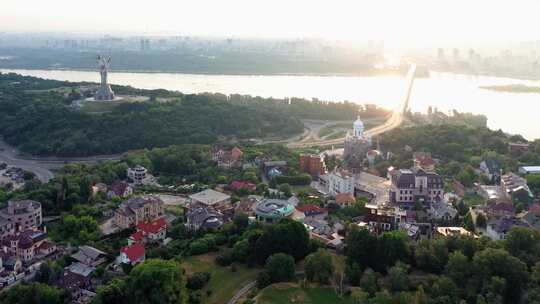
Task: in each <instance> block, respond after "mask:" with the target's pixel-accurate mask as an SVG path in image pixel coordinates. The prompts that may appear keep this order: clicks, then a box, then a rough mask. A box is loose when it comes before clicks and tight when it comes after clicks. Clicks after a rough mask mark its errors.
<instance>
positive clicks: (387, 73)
mask: <svg viewBox="0 0 540 304" xmlns="http://www.w3.org/2000/svg"><path fill="white" fill-rule="evenodd" d="M0 70H8V71H17V70H19V71H51V72H52V71H62V72H96V73H97V72H98V70H97V69H91V68H27V67H26V68H15V67H3V66H0ZM109 72H110V73H134V74H170V75H195V76H257V77H259V76H310V77H379V76H399V77H403V76H405V73H403V72H401V71H398V70H387V71H380V72H367V73H332V72H328V73H241V72H236V73H235V72H231V73H219V72H186V71H167V70H124V69H110V70H109ZM420 78H422V77H420Z"/></svg>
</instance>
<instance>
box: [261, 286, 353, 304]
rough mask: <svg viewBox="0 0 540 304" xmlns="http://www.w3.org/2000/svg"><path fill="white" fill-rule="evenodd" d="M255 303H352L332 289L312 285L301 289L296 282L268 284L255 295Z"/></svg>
mask: <svg viewBox="0 0 540 304" xmlns="http://www.w3.org/2000/svg"><path fill="white" fill-rule="evenodd" d="M256 303H257V304H289V303H297V304H329V303H332V304H352V303H353V301H352V299H350V298H339V297H338V296H336V294H335V293H334V289H332V288H329V287H313V288H307V289H302V288H300V287H298V285H297V284H291V283H280V284H274V285H271V286H268V287H267V288H265V289H263V290H262V291H261V292H260V293H259V295H258V296H257V302H256Z"/></svg>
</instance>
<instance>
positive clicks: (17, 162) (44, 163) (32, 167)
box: [0, 140, 121, 183]
mask: <svg viewBox="0 0 540 304" xmlns="http://www.w3.org/2000/svg"><path fill="white" fill-rule="evenodd" d="M120 157H121V155H120V154H115V155H100V156H91V157H24V156H21V154H20V153H19V151H18V150H17V148H15V147H12V146H10V145H8V144H7V143H5V142H4V141H2V140H0V162H5V163H7V164H8V165H10V166H14V167H19V168H21V169H23V170H25V171H30V172H33V173H34V174H35V175H36V176H37V178H38V179H39V180H40V181H41V182H43V183H46V182H48V181H49V180H50V179H52V178H53V177H54V173H53V172H52V171H51V170H53V169H57V168H60V167H62V166H64V165H65V164H68V163H88V164H93V163H96V162H99V161H103V160H117V159H120Z"/></svg>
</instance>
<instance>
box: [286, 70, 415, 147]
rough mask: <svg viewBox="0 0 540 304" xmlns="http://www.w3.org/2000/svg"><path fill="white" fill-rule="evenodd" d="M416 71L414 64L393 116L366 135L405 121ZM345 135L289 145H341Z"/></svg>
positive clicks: (381, 131) (290, 145)
mask: <svg viewBox="0 0 540 304" xmlns="http://www.w3.org/2000/svg"><path fill="white" fill-rule="evenodd" d="M415 72H416V65H415V64H412V65H411V67H410V69H409V72H408V73H407V76H406V77H405V81H406V87H405V92H404V95H403V97H402V99H401V101H400V103H399V104H398V106H397V108H396V109H395V110H394V111H393V113H392V116H391V117H390V118H389V119H388V120H387V121H386V122H385V123H384V124H382V125H380V126H377V127H374V128H372V129H369V130H367V131H366V132H365V134H366V136H375V135H379V134H382V133H384V132H387V131H390V130H392V129H394V128H397V127H398V126H399V125H401V123H402V122H403V117H404V114H405V111H406V110H407V108H408V107H409V100H410V97H411V92H412V88H413V83H414V74H415ZM344 140H345V137H342V138H336V139H332V140H319V141H310V142H295V143H290V144H288V145H287V146H288V147H289V148H308V147H315V146H331V145H340V144H343V141H344Z"/></svg>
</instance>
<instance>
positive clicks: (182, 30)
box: [0, 0, 540, 44]
mask: <svg viewBox="0 0 540 304" xmlns="http://www.w3.org/2000/svg"><path fill="white" fill-rule="evenodd" d="M29 2H30V4H27V5H26V6H25V7H24V8H21V7H20V5H18V4H17V3H15V2H13V1H10V2H8V3H5V4H3V9H2V11H0V28H1V29H2V30H3V31H4V32H14V31H16V32H30V31H31V32H78V33H112V34H116V33H129V34H149V35H172V34H180V35H208V36H230V37H259V38H296V37H310V38H325V39H336V40H352V41H354V40H366V39H380V40H385V41H388V42H390V43H392V42H395V43H400V42H407V43H418V44H426V43H436V42H441V41H486V42H487V41H505V40H508V41H519V40H531V39H536V37H535V35H534V34H533V31H527V29H532V28H537V27H538V26H539V25H540V21H538V20H537V19H536V18H535V12H536V11H537V10H535V9H532V8H533V7H536V8H540V3H537V2H534V1H531V0H524V1H520V2H519V4H516V3H510V2H508V1H484V0H481V1H474V2H470V1H464V0H458V1H447V2H444V3H442V2H440V1H437V2H434V1H423V0H413V1H407V3H392V1H389V0H383V1H377V2H375V1H338V2H337V3H336V2H326V1H307V0H298V1H294V2H287V1H282V0H277V1H272V2H254V1H245V0H236V1H227V2H226V3H223V2H221V1H212V0H202V1H196V2H187V3H186V2H183V3H171V2H168V1H164V0H156V1H154V2H153V3H152V5H150V4H148V3H147V2H142V1H131V2H130V4H129V6H127V5H126V4H125V3H118V2H106V1H104V0H95V1H93V2H92V3H91V4H88V5H84V6H80V5H78V6H74V5H73V4H72V2H70V1H67V0H53V1H47V2H44V1H29ZM517 16H519V17H517ZM480 20H481V21H482V22H479V21H480Z"/></svg>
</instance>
